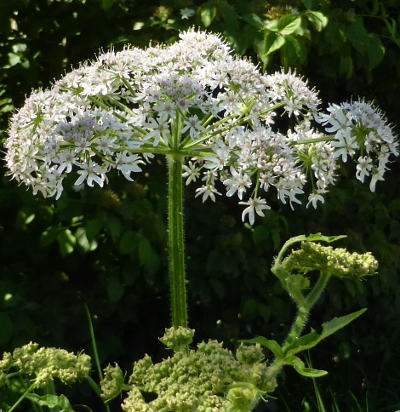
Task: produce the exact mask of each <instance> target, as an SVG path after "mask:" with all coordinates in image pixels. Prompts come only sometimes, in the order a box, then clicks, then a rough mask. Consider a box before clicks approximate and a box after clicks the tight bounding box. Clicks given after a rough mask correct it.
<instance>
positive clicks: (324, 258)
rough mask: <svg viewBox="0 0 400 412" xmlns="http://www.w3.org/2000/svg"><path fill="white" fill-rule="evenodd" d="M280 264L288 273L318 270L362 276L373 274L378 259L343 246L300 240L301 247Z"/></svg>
mask: <svg viewBox="0 0 400 412" xmlns="http://www.w3.org/2000/svg"><path fill="white" fill-rule="evenodd" d="M282 266H283V267H284V269H285V270H287V271H288V272H290V273H293V272H295V271H297V272H301V273H308V272H311V271H313V270H318V271H320V272H322V273H326V274H330V275H332V276H337V277H340V278H357V279H358V278H362V277H364V276H371V275H374V274H375V273H376V271H377V269H378V261H377V260H376V259H375V258H374V256H373V255H372V254H371V253H370V252H367V253H363V254H360V253H355V252H354V253H350V252H348V251H347V250H346V249H343V248H333V247H332V246H322V245H320V244H319V243H314V242H302V243H301V248H300V249H298V250H295V251H292V252H291V254H290V255H289V256H288V257H286V258H285V259H284V260H283V262H282Z"/></svg>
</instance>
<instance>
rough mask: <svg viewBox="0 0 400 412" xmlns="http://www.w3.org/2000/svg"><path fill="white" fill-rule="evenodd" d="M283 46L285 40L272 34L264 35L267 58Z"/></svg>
mask: <svg viewBox="0 0 400 412" xmlns="http://www.w3.org/2000/svg"><path fill="white" fill-rule="evenodd" d="M284 44H285V38H284V37H283V36H281V35H279V34H277V33H274V32H267V33H266V34H265V54H266V55H267V56H268V55H269V54H271V53H273V52H274V51H276V50H279V49H280V48H281V47H282V46H283V45H284Z"/></svg>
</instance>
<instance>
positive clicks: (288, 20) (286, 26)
mask: <svg viewBox="0 0 400 412" xmlns="http://www.w3.org/2000/svg"><path fill="white" fill-rule="evenodd" d="M300 26H301V16H297V15H292V14H288V15H286V16H282V17H281V18H280V19H279V20H278V26H277V29H278V32H279V33H280V34H281V35H282V36H287V35H289V34H293V33H295V32H296V31H297V30H298V29H299V28H300Z"/></svg>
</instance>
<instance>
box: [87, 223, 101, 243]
mask: <svg viewBox="0 0 400 412" xmlns="http://www.w3.org/2000/svg"><path fill="white" fill-rule="evenodd" d="M101 229H103V221H102V220H100V219H96V218H94V219H90V220H89V221H88V222H87V223H86V236H87V237H88V239H89V240H94V239H95V237H96V236H97V235H98V234H99V233H100V231H101Z"/></svg>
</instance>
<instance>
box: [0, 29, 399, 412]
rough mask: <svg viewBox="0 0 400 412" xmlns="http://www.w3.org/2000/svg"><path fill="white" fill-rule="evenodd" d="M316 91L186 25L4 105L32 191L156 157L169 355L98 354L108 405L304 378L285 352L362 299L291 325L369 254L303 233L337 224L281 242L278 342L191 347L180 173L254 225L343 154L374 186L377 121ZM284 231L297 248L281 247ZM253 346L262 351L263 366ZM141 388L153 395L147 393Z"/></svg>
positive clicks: (380, 172) (159, 406)
mask: <svg viewBox="0 0 400 412" xmlns="http://www.w3.org/2000/svg"><path fill="white" fill-rule="evenodd" d="M320 104H321V102H320V99H319V98H318V94H317V92H316V91H315V90H314V89H311V88H310V87H309V86H308V84H307V82H306V81H305V80H303V79H302V78H300V77H299V76H298V75H297V74H296V73H293V72H287V73H285V72H278V73H275V74H272V75H267V74H262V73H260V71H259V70H258V68H257V67H256V66H255V65H254V64H253V63H251V62H250V61H248V60H245V59H243V58H239V57H236V56H234V55H233V54H232V51H231V49H230V47H229V46H228V45H227V44H226V43H225V42H224V41H223V40H222V39H221V38H220V37H219V36H217V35H214V34H209V33H204V32H200V31H196V30H189V31H187V32H185V33H182V34H181V35H180V40H179V41H178V42H176V43H174V44H172V45H169V46H162V45H160V46H154V47H149V48H147V49H146V50H141V49H138V48H132V47H127V48H125V49H124V50H122V51H120V52H114V51H109V52H106V53H103V54H101V55H99V56H98V58H97V59H96V60H95V61H93V62H89V63H85V64H82V65H81V66H80V67H78V68H77V69H75V70H73V71H72V72H70V73H68V74H66V75H65V76H64V77H63V78H61V79H60V80H58V81H56V82H55V83H54V84H53V86H52V87H51V88H50V89H48V90H39V91H35V92H33V93H32V94H31V95H30V96H29V97H28V98H27V99H26V102H25V104H24V106H23V107H22V108H21V109H20V110H19V111H18V112H16V113H15V114H14V116H13V117H12V120H11V124H10V128H9V137H8V139H7V142H6V149H7V153H6V161H7V165H8V168H9V169H10V174H11V176H12V178H13V179H15V180H16V181H17V182H19V183H24V184H26V185H28V186H30V187H31V188H32V190H33V193H34V194H37V193H39V192H40V193H41V194H42V195H43V196H45V197H55V198H56V199H58V198H59V197H60V196H61V194H62V191H63V183H64V179H65V178H66V177H67V176H69V175H70V174H72V175H75V178H74V179H75V180H74V184H75V185H76V186H82V185H84V184H87V185H88V186H90V187H92V186H94V185H98V186H100V187H103V186H104V185H105V184H106V183H107V181H108V174H109V173H111V172H112V171H113V170H114V169H116V171H117V173H120V174H122V175H123V176H124V178H126V179H127V180H129V181H133V180H134V176H135V174H136V173H140V172H141V171H142V169H143V168H144V167H145V165H146V164H147V163H150V162H151V160H152V159H153V158H154V156H158V155H162V156H164V157H165V158H166V163H167V165H168V233H169V277H170V290H171V315H172V328H171V329H168V330H166V334H165V336H164V337H163V338H162V339H161V341H162V342H163V343H164V344H165V345H166V346H167V347H168V348H170V349H171V350H173V356H171V357H170V358H167V359H165V360H164V361H162V362H161V363H159V364H155V365H154V364H153V363H152V361H151V358H150V357H148V356H146V357H145V358H144V359H142V360H140V361H138V362H136V363H135V364H134V369H133V373H132V375H131V377H130V378H129V382H128V383H127V384H126V383H125V382H124V379H123V374H122V372H121V371H120V369H119V367H118V366H117V365H115V366H109V367H107V368H106V369H105V371H104V373H105V374H104V378H103V379H102V382H101V384H102V393H101V396H102V398H103V399H104V400H105V402H106V404H107V402H108V401H109V400H110V399H112V398H115V397H117V396H119V394H120V392H121V391H122V390H128V396H127V398H126V399H125V400H124V401H123V403H122V409H123V410H124V411H132V412H133V411H171V412H172V411H182V412H183V411H194V410H196V411H238V412H239V411H250V410H252V409H254V407H255V405H256V404H257V403H258V402H259V400H260V399H263V398H265V397H266V396H268V394H269V393H272V392H273V391H274V389H275V388H276V385H277V383H276V377H277V375H278V373H279V372H280V370H281V369H282V367H283V366H284V365H292V366H293V367H294V368H295V369H296V370H297V371H298V372H299V373H301V374H303V375H306V376H321V375H322V374H324V373H325V372H324V371H318V370H314V369H309V368H306V367H305V365H304V363H303V361H302V360H301V359H300V358H299V357H298V356H296V355H297V353H299V352H301V351H303V350H305V349H309V348H311V347H313V346H315V345H316V344H317V343H319V342H320V341H321V340H322V339H325V338H326V337H327V336H329V335H331V334H332V333H334V332H335V331H337V330H338V329H340V328H342V327H343V326H345V325H346V324H348V323H349V322H350V321H352V320H353V319H355V318H356V317H358V316H359V315H360V314H361V313H362V312H363V311H364V310H361V311H358V312H355V313H353V314H350V315H347V316H344V317H341V318H335V319H333V320H332V321H330V322H327V323H325V324H324V325H323V327H322V332H321V333H320V334H318V333H317V332H315V331H312V332H310V333H309V334H306V335H304V336H301V334H302V331H303V329H304V327H305V324H306V321H307V318H308V316H309V313H310V311H311V308H312V307H313V306H314V305H315V303H316V302H317V301H318V299H319V297H320V296H321V293H322V291H323V290H324V288H325V287H326V285H327V283H328V280H329V278H330V277H331V276H339V277H357V278H361V277H364V276H368V275H372V274H374V273H375V272H376V268H377V263H376V261H375V259H374V258H373V257H372V256H371V255H370V254H364V255H358V254H350V253H348V252H347V251H346V250H344V249H333V248H332V247H331V246H322V245H320V244H319V243H317V242H328V243H330V242H333V241H335V240H338V239H339V238H341V237H325V236H322V235H313V236H309V237H306V236H299V237H297V238H293V239H290V240H289V241H288V242H286V244H285V245H284V247H283V249H282V250H281V252H280V253H279V255H278V257H277V258H276V260H275V262H274V264H273V267H272V272H273V273H274V274H275V275H276V276H277V277H278V279H279V280H280V282H281V283H282V285H283V287H284V289H285V290H286V291H287V292H288V294H289V295H290V297H291V298H292V299H293V300H294V302H295V303H296V305H297V308H298V315H297V317H296V319H295V321H294V324H293V326H292V328H291V330H290V332H289V334H288V336H287V339H286V340H285V341H284V342H283V344H281V345H279V344H278V343H277V342H275V341H273V340H268V339H266V338H261V337H259V338H255V339H253V340H250V341H247V342H243V343H242V345H241V346H240V347H239V349H238V350H237V352H236V356H234V355H233V354H232V353H231V352H230V351H229V350H227V349H224V348H223V347H222V344H220V343H218V342H214V341H210V342H208V343H204V342H202V343H200V344H199V345H198V346H197V349H196V350H194V349H189V344H190V343H191V341H192V338H193V333H194V331H192V330H191V329H188V315H187V313H188V311H187V302H186V300H187V299H186V280H185V278H186V277H185V255H184V227H183V201H182V197H183V190H184V183H185V184H186V185H190V184H194V185H196V189H195V196H196V197H200V198H201V200H202V201H203V202H205V201H206V200H208V199H210V200H211V201H216V199H217V197H219V196H222V194H223V192H225V194H226V196H228V197H236V198H237V199H238V203H239V204H240V205H242V206H243V212H242V220H243V221H244V222H245V221H248V222H249V224H250V225H253V224H254V223H255V218H256V215H257V216H260V217H262V216H264V212H265V211H266V210H268V209H270V206H269V204H268V199H269V198H270V197H271V196H272V197H275V196H276V197H277V199H279V200H280V201H281V202H282V203H284V204H286V203H288V204H289V205H290V207H291V208H292V209H293V208H294V205H295V204H300V203H302V202H306V206H307V207H308V206H310V205H311V206H312V207H314V208H316V207H317V205H318V203H323V202H324V201H325V197H326V195H327V193H328V190H329V188H330V187H331V186H332V185H333V184H335V182H336V178H337V173H338V170H339V162H347V161H348V160H349V161H350V160H354V161H355V163H356V166H355V176H356V178H357V179H358V180H360V181H361V182H364V181H365V180H368V181H369V186H370V189H371V191H375V187H376V183H377V182H378V181H381V180H383V179H384V174H385V171H386V170H387V167H388V164H389V162H390V160H391V157H393V156H398V149H397V142H396V139H395V137H394V134H393V132H392V128H391V126H390V125H389V124H388V123H387V121H386V119H385V118H384V116H383V114H382V113H381V112H380V111H379V110H378V109H377V108H376V107H375V106H374V105H373V104H370V103H367V102H365V101H362V100H357V101H351V102H348V103H343V104H340V105H336V104H331V105H329V106H328V108H327V110H326V111H325V112H322V111H321V109H320ZM298 242H300V243H301V244H300V249H299V250H297V251H293V250H292V251H291V253H290V254H289V255H288V256H286V257H284V254H285V253H286V252H288V251H289V250H290V248H291V247H292V245H294V244H296V243H298ZM316 272H319V277H318V279H317V280H314V279H313V278H314V275H315V273H316ZM249 344H251V345H250V346H249ZM263 347H266V348H267V349H268V350H270V351H272V353H273V355H274V358H273V360H272V361H271V362H269V363H268V362H266V361H265V360H264V356H265V355H264V353H263ZM3 369H4V368H3ZM4 373H6V372H4ZM4 381H5V379H3V382H4ZM146 393H152V394H153V398H154V396H155V399H154V400H152V401H150V402H147V403H146V401H145V398H146V396H144V395H145V394H146Z"/></svg>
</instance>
